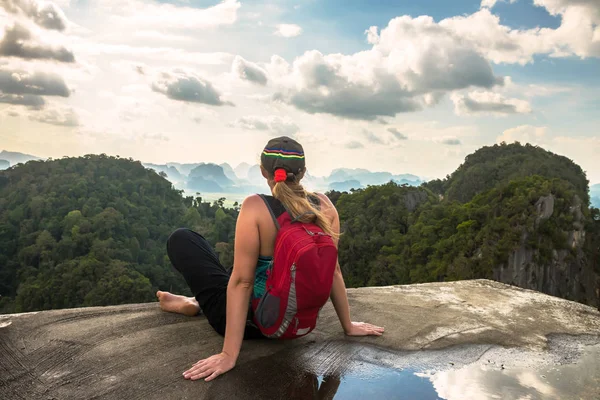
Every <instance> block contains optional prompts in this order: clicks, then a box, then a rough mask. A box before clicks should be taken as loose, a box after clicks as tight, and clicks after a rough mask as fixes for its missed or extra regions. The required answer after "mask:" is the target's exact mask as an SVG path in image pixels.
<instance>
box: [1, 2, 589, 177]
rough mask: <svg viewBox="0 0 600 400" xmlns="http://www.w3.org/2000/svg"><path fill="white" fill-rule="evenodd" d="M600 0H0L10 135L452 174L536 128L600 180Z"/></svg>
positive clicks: (54, 145)
mask: <svg viewBox="0 0 600 400" xmlns="http://www.w3.org/2000/svg"><path fill="white" fill-rule="evenodd" d="M599 72H600V1H599V0H481V1H479V0H468V1H467V0H454V1H447V0H421V1H418V2H415V1H394V2H391V1H358V0H294V1H288V0H279V1H254V0H248V1H244V0H240V1H237V0H224V1H220V2H219V1H218V0H211V1H209V0H179V1H174V2H167V1H148V0H128V1H122V0H71V1H69V0H57V1H55V2H44V1H38V0H0V149H4V150H9V151H19V152H24V153H29V154H33V155H37V156H40V157H53V158H59V157H62V156H80V155H84V154H100V153H105V154H109V155H119V156H121V157H131V158H133V159H136V160H142V161H144V162H153V163H165V162H216V163H221V162H228V163H230V164H231V165H232V166H234V167H235V166H236V165H238V164H239V163H241V162H247V163H251V164H254V163H257V162H258V160H259V154H260V151H261V150H262V148H263V147H264V145H265V144H266V142H267V141H268V140H269V138H271V137H275V136H281V135H286V136H290V137H293V138H295V139H297V140H298V141H299V142H300V143H301V144H302V145H303V146H304V149H305V153H306V158H307V167H308V170H309V172H310V173H311V174H313V175H326V174H328V173H329V172H330V171H331V170H333V169H335V168H340V167H347V168H366V169H369V170H371V171H389V172H392V173H397V174H400V173H412V174H415V175H418V176H420V177H422V178H425V179H432V178H443V177H445V176H446V175H447V174H450V173H452V172H453V171H454V170H455V169H456V168H457V167H458V166H459V165H460V164H461V163H462V162H463V161H464V158H465V157H466V156H467V155H468V154H470V153H473V152H474V151H475V150H477V149H478V148H480V147H482V146H490V145H493V144H496V143H500V142H502V141H505V142H507V143H509V142H514V141H519V142H521V143H532V144H535V145H539V146H541V147H543V148H545V149H547V150H550V151H552V152H555V153H557V154H561V155H564V156H567V157H569V158H570V159H572V160H573V161H574V162H576V163H577V164H579V165H580V166H581V167H582V168H583V170H584V171H586V173H587V176H588V179H589V180H590V181H591V183H598V182H600V161H599V160H600V156H599V155H600V132H599V128H598V125H599V124H600V112H599V111H598V110H600V90H599V89H600V73H599Z"/></svg>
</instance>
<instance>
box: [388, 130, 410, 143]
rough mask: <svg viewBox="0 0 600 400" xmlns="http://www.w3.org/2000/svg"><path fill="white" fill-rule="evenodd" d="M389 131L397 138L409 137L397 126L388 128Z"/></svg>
mask: <svg viewBox="0 0 600 400" xmlns="http://www.w3.org/2000/svg"><path fill="white" fill-rule="evenodd" d="M387 131H388V132H389V133H391V134H392V135H393V136H394V138H396V140H407V139H408V137H407V136H406V135H405V134H403V133H402V132H400V131H399V130H398V129H397V128H388V129H387Z"/></svg>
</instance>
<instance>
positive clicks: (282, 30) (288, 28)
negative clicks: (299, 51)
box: [275, 24, 302, 38]
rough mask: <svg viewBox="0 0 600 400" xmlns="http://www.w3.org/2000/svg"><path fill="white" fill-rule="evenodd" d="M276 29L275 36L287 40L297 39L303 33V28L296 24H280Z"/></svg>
mask: <svg viewBox="0 0 600 400" xmlns="http://www.w3.org/2000/svg"><path fill="white" fill-rule="evenodd" d="M276 28H277V29H276V30H275V35H277V36H283V37H285V38H291V37H296V36H299V35H300V34H301V33H302V28H301V27H300V26H298V25H295V24H279V25H277V27H276Z"/></svg>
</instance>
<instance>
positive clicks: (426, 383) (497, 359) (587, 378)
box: [207, 343, 600, 400]
mask: <svg viewBox="0 0 600 400" xmlns="http://www.w3.org/2000/svg"><path fill="white" fill-rule="evenodd" d="M552 357H554V356H551V357H550V356H548V355H544V354H538V353H529V352H526V351H521V350H518V349H517V350H505V349H492V351H490V348H489V347H487V348H482V347H477V346H469V347H465V348H462V349H454V350H442V351H420V352H411V353H401V354H396V353H391V352H386V351H384V350H380V349H374V348H370V347H366V346H360V345H351V344H335V343H332V344H325V345H323V344H321V345H315V346H306V347H303V348H300V349H293V350H284V351H280V352H278V353H275V354H274V355H272V356H268V357H264V358H262V359H259V360H255V361H252V362H250V363H247V364H244V365H241V366H240V367H239V368H236V369H234V370H233V371H231V372H230V373H228V374H227V375H226V376H225V377H224V379H218V380H216V381H215V382H214V384H213V385H212V386H211V387H210V389H209V391H208V392H209V393H208V396H207V398H208V399H228V400H229V399H283V400H296V399H298V400H332V399H335V400H345V399H348V400H354V399H367V400H387V399H416V400H486V399H501V400H513V399H514V400H537V399H540V400H553V399H557V400H569V399H578V400H579V399H584V400H595V399H599V400H600V345H594V346H587V347H585V349H584V348H582V356H581V357H579V356H577V357H575V356H574V355H573V354H566V355H565V354H559V355H558V356H557V357H558V358H556V357H554V358H552ZM569 357H571V359H570V360H571V361H573V362H572V363H564V364H562V365H560V364H557V363H556V360H557V359H562V360H568V359H569Z"/></svg>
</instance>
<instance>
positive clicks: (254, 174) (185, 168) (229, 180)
mask: <svg viewBox="0 0 600 400" xmlns="http://www.w3.org/2000/svg"><path fill="white" fill-rule="evenodd" d="M41 159H42V158H40V157H37V156H33V155H30V154H24V153H18V152H11V151H6V150H4V151H2V152H0V170H2V169H6V168H9V167H11V166H13V165H16V164H19V163H26V162H27V161H31V160H41ZM142 164H143V165H144V166H145V167H146V168H151V169H154V170H155V171H156V172H164V173H165V174H166V175H167V179H168V180H169V181H170V182H171V183H173V186H175V187H176V188H177V189H179V190H184V191H186V192H188V193H195V192H199V193H202V195H208V197H214V196H210V195H211V194H218V195H219V196H221V195H233V196H232V197H239V196H243V195H247V194H249V193H256V192H263V191H264V190H265V188H266V186H265V179H264V178H263V176H262V174H261V172H260V166H259V165H258V164H255V165H250V164H248V163H245V162H244V163H241V164H239V165H237V166H236V167H235V168H233V167H232V166H231V165H229V164H228V163H222V164H218V165H217V164H213V163H184V164H182V163H175V162H170V163H166V164H153V163H142ZM390 181H394V182H396V183H398V184H400V185H402V184H406V185H409V186H419V185H420V184H421V183H423V182H425V180H424V179H422V178H420V177H418V176H416V175H412V174H400V175H394V174H392V173H390V172H372V171H369V170H366V169H361V168H338V169H335V170H333V171H331V173H330V174H329V175H328V176H323V177H317V176H313V175H310V174H309V173H307V174H306V175H305V176H304V179H303V183H304V185H305V186H306V187H307V188H308V189H309V190H313V191H322V192H324V191H328V190H337V191H340V192H343V191H350V190H352V189H362V188H365V187H367V186H370V185H381V184H384V183H388V182H390ZM590 198H591V203H592V205H593V206H594V207H599V208H600V183H599V184H595V185H591V186H590Z"/></svg>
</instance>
